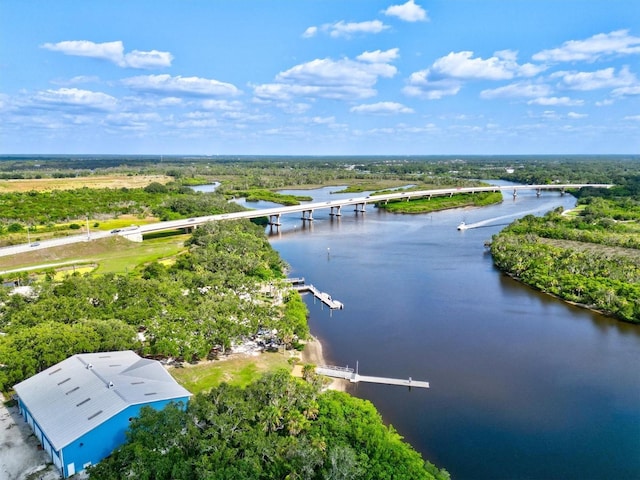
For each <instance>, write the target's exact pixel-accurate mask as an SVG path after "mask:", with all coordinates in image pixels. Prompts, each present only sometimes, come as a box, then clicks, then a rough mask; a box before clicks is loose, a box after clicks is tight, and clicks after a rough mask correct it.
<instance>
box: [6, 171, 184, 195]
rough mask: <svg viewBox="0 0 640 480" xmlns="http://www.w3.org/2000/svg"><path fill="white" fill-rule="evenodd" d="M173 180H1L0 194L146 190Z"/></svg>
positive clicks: (117, 177)
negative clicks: (93, 189) (112, 189)
mask: <svg viewBox="0 0 640 480" xmlns="http://www.w3.org/2000/svg"><path fill="white" fill-rule="evenodd" d="M171 180H173V178H172V177H168V176H165V175H132V176H129V175H96V176H90V177H72V178H36V179H28V180H0V193H7V192H30V191H34V190H35V191H38V192H41V191H47V190H71V189H74V188H84V187H87V188H123V187H124V188H144V187H146V186H147V185H149V184H150V183H152V182H158V183H162V184H165V183H167V182H169V181H171Z"/></svg>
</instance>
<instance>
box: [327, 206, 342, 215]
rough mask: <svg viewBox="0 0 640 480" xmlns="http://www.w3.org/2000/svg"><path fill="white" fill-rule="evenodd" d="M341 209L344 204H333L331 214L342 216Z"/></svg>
mask: <svg viewBox="0 0 640 480" xmlns="http://www.w3.org/2000/svg"><path fill="white" fill-rule="evenodd" d="M334 209H335V211H334ZM341 210H342V206H341V205H336V206H332V207H331V212H330V213H329V215H331V216H332V217H340V216H342V213H341Z"/></svg>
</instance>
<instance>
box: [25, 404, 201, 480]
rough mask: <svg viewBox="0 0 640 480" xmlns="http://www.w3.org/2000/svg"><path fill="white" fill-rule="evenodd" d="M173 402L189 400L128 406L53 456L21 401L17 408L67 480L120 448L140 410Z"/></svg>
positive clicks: (159, 408)
mask: <svg viewBox="0 0 640 480" xmlns="http://www.w3.org/2000/svg"><path fill="white" fill-rule="evenodd" d="M172 401H173V402H182V404H183V406H184V407H186V405H187V402H188V401H189V397H182V398H176V399H173V400H162V401H157V402H150V403H145V404H141V405H131V406H129V407H128V408H126V409H124V410H123V411H121V412H120V413H118V414H116V415H114V416H113V417H111V418H107V419H105V421H104V422H103V423H101V424H100V425H98V426H97V427H96V428H94V429H93V430H91V431H89V432H87V433H85V434H84V435H83V436H81V437H80V438H78V439H76V440H74V441H73V442H71V443H70V444H68V445H66V446H64V447H63V448H62V451H60V452H56V451H55V450H54V449H53V448H52V447H51V443H50V442H49V440H48V439H47V438H46V436H45V435H44V434H43V433H42V431H41V429H40V427H39V425H37V422H36V421H35V420H34V419H33V417H32V416H31V413H30V412H29V411H28V409H27V408H26V407H25V406H24V404H23V403H22V402H21V401H19V404H20V411H21V413H22V414H23V415H24V416H25V420H26V421H28V422H29V425H30V426H31V427H32V428H33V429H34V432H36V433H37V432H38V431H39V432H40V435H39V436H38V440H39V441H40V442H41V443H42V445H43V448H44V449H45V450H46V451H47V452H48V453H49V454H50V455H51V456H52V459H53V462H54V463H55V464H56V466H58V468H61V471H62V476H63V477H64V478H66V477H68V476H71V475H73V474H74V473H78V472H80V471H82V470H84V469H85V468H87V467H88V466H89V465H95V464H96V463H98V462H99V461H100V460H102V459H103V458H105V457H107V456H109V455H110V454H111V452H113V451H114V450H115V449H116V448H117V447H119V446H120V445H122V444H123V443H124V442H125V440H126V436H125V431H126V430H127V428H129V421H130V420H129V419H130V418H134V417H137V416H138V415H139V413H140V409H141V408H142V407H143V406H145V405H148V406H150V407H153V408H155V409H156V410H162V409H163V408H164V407H165V406H166V405H167V404H168V403H170V402H172ZM70 421H72V420H70ZM36 428H37V430H36Z"/></svg>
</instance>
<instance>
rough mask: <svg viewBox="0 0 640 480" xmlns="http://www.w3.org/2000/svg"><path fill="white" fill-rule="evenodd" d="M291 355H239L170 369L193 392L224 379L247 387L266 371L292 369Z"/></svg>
mask: <svg viewBox="0 0 640 480" xmlns="http://www.w3.org/2000/svg"><path fill="white" fill-rule="evenodd" d="M289 358H291V357H290V356H289V354H286V355H283V354H282V352H278V353H275V352H274V353H262V354H260V355H257V356H248V355H246V356H245V355H237V356H231V357H229V358H226V359H224V360H216V361H212V362H206V363H200V364H197V365H189V364H185V366H183V367H172V368H170V369H169V373H171V375H172V376H173V378H175V379H176V381H177V382H178V383H179V384H180V385H182V386H183V387H184V388H186V389H187V390H189V391H190V392H191V393H198V392H206V391H208V390H211V389H212V388H214V387H216V386H218V385H220V384H221V383H222V382H227V383H229V384H231V385H237V386H240V387H244V386H246V385H248V384H249V383H251V382H253V381H254V380H257V379H258V378H260V376H261V375H262V374H264V373H266V372H272V371H274V370H278V369H280V368H286V369H287V370H291V369H292V366H291V365H290V364H289Z"/></svg>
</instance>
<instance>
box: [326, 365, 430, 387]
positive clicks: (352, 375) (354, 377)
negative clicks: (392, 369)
mask: <svg viewBox="0 0 640 480" xmlns="http://www.w3.org/2000/svg"><path fill="white" fill-rule="evenodd" d="M316 373H317V374H318V375H325V376H327V377H332V378H342V379H344V380H349V381H350V382H351V383H358V382H367V383H379V384H383V385H397V386H400V387H409V388H413V387H415V388H429V382H424V381H422V380H413V379H412V378H411V377H409V378H408V379H404V378H388V377H371V376H368V375H360V374H359V373H358V372H356V371H354V370H353V368H348V367H336V366H333V365H321V366H318V367H316Z"/></svg>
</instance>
